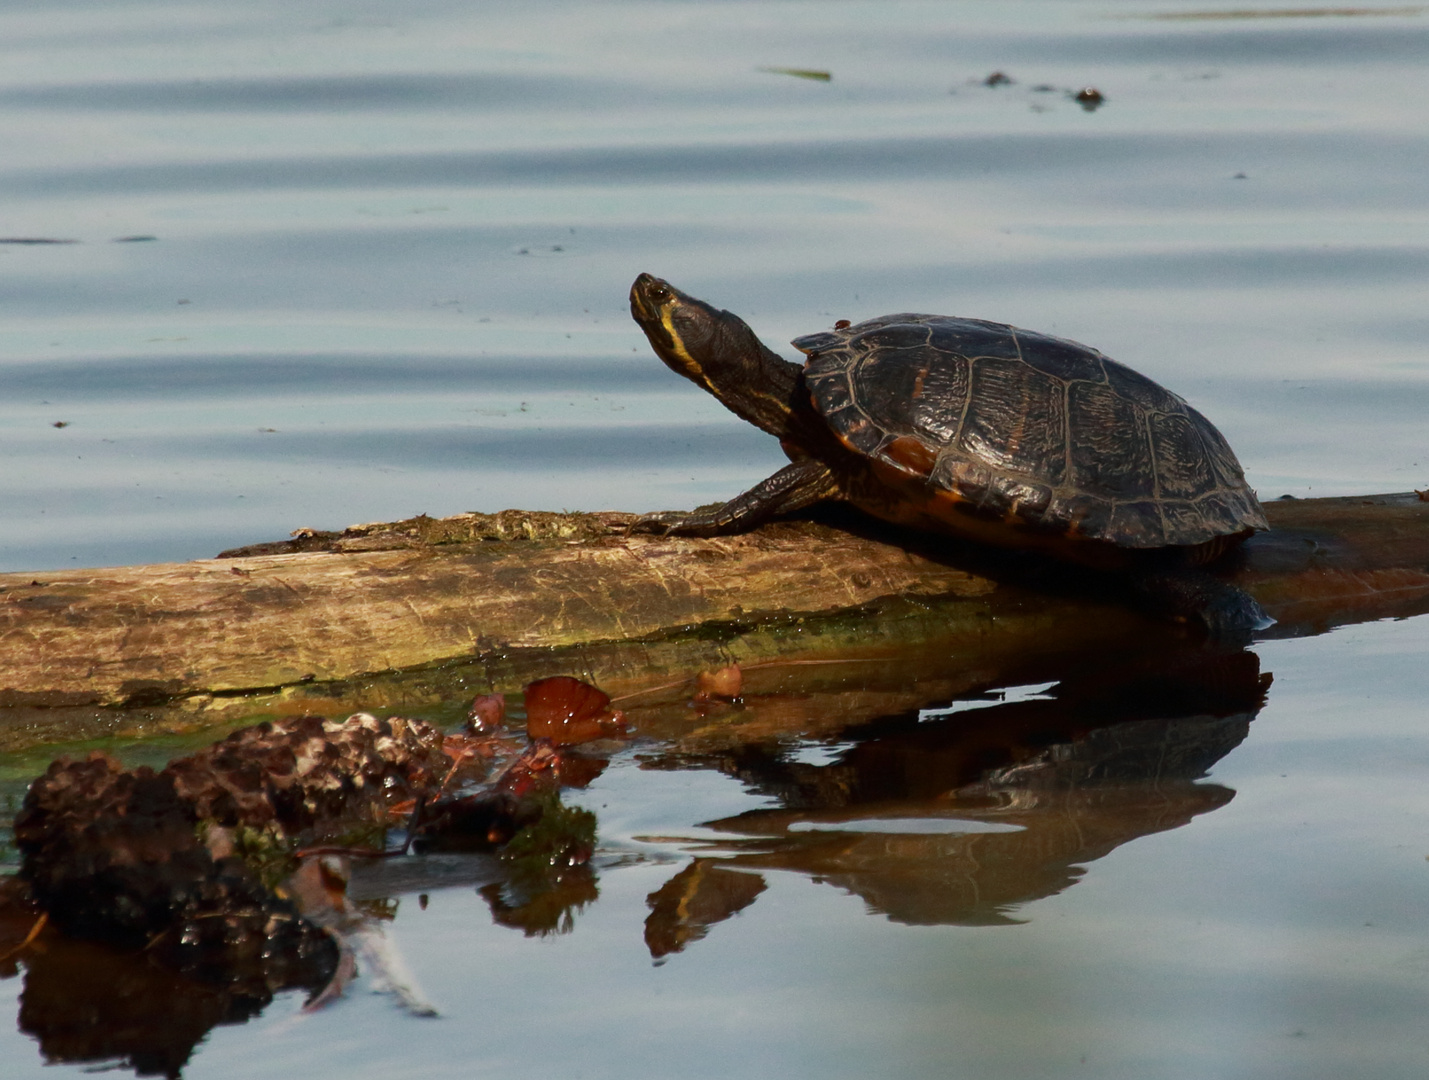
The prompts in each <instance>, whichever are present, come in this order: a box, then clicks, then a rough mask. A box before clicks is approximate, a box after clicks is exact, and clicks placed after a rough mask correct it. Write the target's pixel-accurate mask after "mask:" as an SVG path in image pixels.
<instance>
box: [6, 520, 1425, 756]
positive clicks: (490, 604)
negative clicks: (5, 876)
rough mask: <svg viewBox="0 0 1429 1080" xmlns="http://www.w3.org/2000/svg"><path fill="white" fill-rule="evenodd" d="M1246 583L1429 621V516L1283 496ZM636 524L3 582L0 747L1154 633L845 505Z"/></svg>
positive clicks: (1106, 607) (1283, 608)
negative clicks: (696, 535)
mask: <svg viewBox="0 0 1429 1080" xmlns="http://www.w3.org/2000/svg"><path fill="white" fill-rule="evenodd" d="M1266 510H1267V513H1268V515H1269V517H1270V520H1271V522H1272V525H1273V526H1274V529H1273V531H1272V532H1270V533H1266V534H1262V535H1260V536H1257V537H1255V538H1254V539H1253V540H1251V541H1250V542H1249V543H1248V544H1246V545H1245V547H1244V549H1243V552H1242V554H1241V556H1240V558H1239V560H1238V563H1237V565H1236V566H1234V567H1232V568H1229V569H1228V571H1227V576H1228V577H1230V578H1231V579H1233V580H1235V581H1236V582H1237V583H1238V584H1240V585H1241V586H1242V587H1244V588H1246V589H1247V590H1248V591H1250V592H1251V593H1252V594H1253V595H1254V596H1255V597H1256V598H1257V599H1258V600H1259V601H1260V602H1261V603H1262V604H1263V605H1264V606H1265V607H1266V609H1267V610H1268V611H1269V612H1270V613H1271V614H1272V615H1273V616H1274V617H1275V618H1276V619H1277V620H1279V626H1278V627H1277V628H1276V630H1275V632H1276V633H1279V634H1282V635H1285V634H1302V633H1315V632H1319V631H1321V630H1323V629H1326V628H1328V627H1330V626H1333V625H1336V624H1339V623H1345V622H1356V621H1361V620H1364V619H1372V618H1384V617H1390V616H1402V615H1410V614H1417V613H1420V612H1423V611H1426V610H1429V501H1425V500H1424V498H1423V497H1422V496H1419V495H1417V494H1416V493H1406V494H1399V495H1379V496H1370V497H1351V498H1338V499H1306V500H1283V501H1278V502H1273V503H1271V504H1269V505H1268V506H1267V507H1266ZM630 520H632V516H631V515H628V514H615V513H609V514H543V513H521V512H515V511H506V512H503V513H502V514H495V515H483V514H463V515H458V516H456V517H452V518H444V519H431V518H425V517H419V518H415V519H411V520H409V521H404V522H398V523H393V524H383V525H366V526H357V527H354V528H352V529H348V530H346V531H345V532H343V533H311V532H306V533H304V534H303V535H300V536H297V537H296V538H295V539H293V540H290V541H284V542H281V543H278V544H271V545H258V546H257V547H253V548H246V549H239V550H237V551H235V552H228V553H225V555H226V556H228V557H219V558H216V559H204V560H198V561H194V562H189V563H177V564H164V565H156V566H139V567H122V568H116V569H100V570H65V571H55V572H41V573H34V574H5V575H0V749H13V748H16V747H18V746H22V745H29V744H34V743H37V742H51V741H59V740H66V739H74V738H81V737H93V736H98V735H107V734H119V733H126V734H142V733H144V732H146V731H150V730H173V729H175V728H185V727H194V726H201V725H207V724H215V723H223V722H231V721H234V720H236V719H238V718H241V717H251V716H254V715H263V714H267V715H273V714H282V713H291V712H297V711H302V712H310V711H317V712H325V713H328V714H332V715H336V714H338V713H346V712H351V711H353V710H354V709H356V708H372V707H384V706H394V707H395V706H400V707H403V708H411V707H413V706H422V705H426V706H433V707H435V706H437V705H438V704H439V703H440V702H442V701H443V700H445V699H449V698H452V697H460V696H462V695H469V694H470V693H473V692H478V691H481V692H485V691H489V690H492V689H497V690H510V689H515V688H517V687H519V686H520V685H521V684H523V683H524V682H527V681H529V680H530V679H532V678H536V677H540V676H542V675H548V674H556V673H560V672H570V673H573V674H579V675H582V676H583V677H586V678H589V679H591V680H592V681H596V682H598V683H599V684H600V685H602V686H603V687H605V688H606V689H607V690H609V691H611V692H612V693H614V694H616V695H621V694H628V693H633V692H635V691H638V690H642V689H649V688H650V687H653V686H658V685H660V684H661V683H662V682H668V681H670V680H672V679H675V680H679V679H684V678H687V677H689V676H691V675H692V674H694V672H696V671H698V670H700V669H701V668H708V667H719V666H721V665H722V664H724V663H730V662H739V663H742V664H745V665H750V666H757V665H759V664H761V663H765V664H767V663H771V662H774V661H778V662H780V663H784V664H789V663H792V662H794V661H804V660H809V659H824V660H829V659H841V660H847V661H855V660H863V661H867V660H870V659H880V658H881V659H882V660H883V661H886V662H889V663H894V662H895V661H896V658H897V657H899V656H902V655H906V654H908V653H910V652H918V651H920V650H921V651H923V652H925V653H926V652H927V651H929V650H932V651H935V652H938V653H939V654H956V655H958V656H959V657H960V658H961V661H960V662H961V663H962V664H963V666H964V667H966V668H967V669H969V670H974V669H977V670H983V671H986V670H990V669H992V668H995V667H996V666H997V663H998V662H1000V660H999V658H1001V659H1004V660H1005V659H1007V658H1011V657H1026V656H1028V655H1032V654H1037V653H1042V654H1045V653H1047V652H1049V651H1055V650H1057V649H1065V648H1066V647H1067V646H1068V644H1069V642H1077V643H1080V644H1081V645H1082V646H1083V647H1085V646H1087V645H1095V644H1096V643H1097V642H1102V641H1105V642H1112V641H1115V640H1123V639H1126V640H1129V639H1131V638H1134V637H1136V636H1139V635H1145V634H1147V633H1148V632H1150V633H1162V632H1171V631H1170V630H1164V629H1155V630H1153V629H1151V628H1150V627H1149V626H1148V623H1147V621H1146V620H1145V619H1143V618H1142V617H1141V616H1139V615H1137V614H1136V613H1134V612H1133V611H1132V610H1130V609H1129V608H1128V607H1127V606H1126V604H1125V603H1124V602H1123V598H1119V597H1117V596H1115V595H1112V593H1113V592H1114V583H1111V582H1109V581H1108V580H1107V579H1098V578H1095V577H1092V576H1089V575H1088V574H1087V573H1086V572H1083V571H1078V570H1073V569H1068V568H1062V567H1056V566H1049V565H1048V564H1046V563H1045V562H1043V561H1041V560H1028V559H1025V558H1018V557H1002V556H997V555H989V554H987V553H986V552H982V551H979V550H976V549H972V548H967V547H963V546H961V545H958V544H956V543H953V542H949V541H946V540H942V539H939V538H927V537H918V536H913V535H911V534H906V533H895V532H894V531H892V530H890V529H888V528H886V527H883V526H881V525H879V524H877V523H872V522H870V521H868V520H867V519H863V518H861V517H856V516H853V515H850V514H847V513H843V512H841V511H839V510H837V509H835V510H834V511H833V512H832V513H829V514H824V515H822V517H821V518H820V519H817V520H799V521H787V522H778V523H774V524H771V525H768V526H766V527H764V528H762V529H759V530H756V531H754V532H751V533H748V534H745V535H740V536H732V537H720V538H714V539H692V538H675V537H655V536H646V535H627V534H626V532H625V526H626V525H627V524H628V522H629V521H630Z"/></svg>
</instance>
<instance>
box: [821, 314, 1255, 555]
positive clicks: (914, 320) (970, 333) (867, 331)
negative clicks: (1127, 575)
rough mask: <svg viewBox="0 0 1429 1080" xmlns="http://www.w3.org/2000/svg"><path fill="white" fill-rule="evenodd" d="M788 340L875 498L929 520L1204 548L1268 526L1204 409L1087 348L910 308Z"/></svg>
mask: <svg viewBox="0 0 1429 1080" xmlns="http://www.w3.org/2000/svg"><path fill="white" fill-rule="evenodd" d="M793 344H794V346H795V347H796V348H798V349H800V350H801V351H803V352H805V353H807V354H808V360H807V362H806V364H805V368H804V379H805V382H806V385H807V386H808V389H809V392H810V394H811V395H812V398H813V401H814V405H815V407H816V408H817V409H818V411H819V412H820V413H821V414H822V415H823V417H824V418H825V420H826V421H827V422H828V425H829V428H830V430H831V431H832V432H833V433H834V435H835V436H837V438H838V439H839V441H840V442H842V443H843V444H844V446H846V447H847V448H848V449H849V450H851V451H853V452H854V453H855V454H856V455H859V456H860V457H861V458H863V459H865V460H866V462H867V464H868V465H870V466H871V469H869V470H866V472H868V473H870V474H871V475H873V476H874V477H876V478H877V479H878V481H879V482H881V484H882V486H883V488H884V495H885V497H886V498H887V499H888V502H887V503H886V504H885V506H884V507H883V509H884V510H887V509H889V508H890V507H892V509H894V510H897V509H900V507H899V506H898V505H897V504H898V503H899V502H900V501H901V502H903V503H907V502H908V500H909V499H910V498H911V497H912V496H913V495H914V494H918V493H921V495H922V496H923V498H921V499H920V500H919V501H920V504H921V505H919V506H918V507H917V508H916V510H917V513H918V514H920V515H922V516H923V517H924V518H928V517H932V518H936V519H941V520H943V521H945V522H949V523H952V521H953V519H955V518H957V517H959V516H960V515H966V514H967V513H969V512H971V513H973V514H974V515H976V516H978V517H981V518H983V519H996V520H1000V521H1001V522H1003V523H1005V524H1007V525H1010V526H1012V527H1014V528H1016V529H1018V530H1020V531H1031V532H1033V533H1038V534H1041V535H1042V536H1044V537H1046V536H1058V537H1064V538H1086V539H1092V540H1102V541H1108V542H1110V543H1112V544H1115V545H1118V546H1121V547H1127V548H1161V547H1170V546H1196V545H1204V544H1207V543H1208V542H1210V541H1215V540H1216V538H1218V537H1226V536H1232V535H1237V534H1240V535H1244V534H1247V533H1249V532H1250V531H1253V530H1256V529H1264V528H1267V527H1268V525H1267V523H1266V520H1265V516H1264V513H1263V512H1262V511H1261V508H1260V504H1259V503H1258V502H1257V501H1256V498H1255V494H1254V493H1253V492H1252V491H1251V490H1250V488H1249V487H1248V486H1247V485H1246V482H1245V474H1244V473H1243V472H1242V471H1241V467H1240V464H1239V462H1237V461H1236V457H1235V454H1234V453H1233V452H1232V451H1231V448H1230V447H1229V446H1228V445H1227V444H1226V441H1225V439H1224V438H1223V437H1222V436H1221V433H1220V432H1219V431H1217V430H1216V429H1215V427H1214V426H1212V424H1211V423H1210V421H1208V420H1207V419H1206V418H1205V417H1204V416H1202V415H1201V414H1200V413H1198V412H1197V411H1196V410H1195V409H1193V408H1191V407H1190V406H1189V405H1187V404H1186V402H1185V401H1183V400H1182V399H1181V398H1179V397H1178V396H1176V395H1175V394H1173V393H1171V392H1170V391H1169V390H1166V389H1164V388H1163V387H1161V386H1159V385H1157V384H1156V383H1154V382H1152V381H1151V380H1150V379H1148V378H1146V377H1145V376H1144V375H1139V374H1137V373H1136V372H1135V371H1132V370H1131V369H1130V368H1128V367H1125V366H1124V365H1122V364H1118V363H1117V362H1116V361H1114V360H1111V359H1109V358H1108V357H1106V356H1103V355H1102V354H1101V353H1099V352H1097V351H1096V350H1095V349H1089V348H1087V347H1086V346H1085V345H1079V344H1077V343H1076V342H1074V341H1066V340H1064V339H1062V338H1055V337H1050V336H1048V335H1045V334H1037V333H1032V332H1029V331H1026V330H1020V329H1018V328H1016V327H1013V326H1008V325H1005V324H1003V323H993V322H985V321H983V320H981V319H959V318H952V317H948V316H942V315H915V314H900V315H885V316H883V317H882V318H878V319H871V320H869V321H867V322H863V323H859V324H857V325H855V326H850V327H847V328H846V329H840V330H835V331H830V332H826V333H818V334H810V335H808V336H806V337H801V338H798V339H796V340H795V341H794V343H793ZM855 501H860V502H864V503H866V502H868V501H869V500H868V499H866V498H865V499H856V500H855ZM873 509H874V512H880V510H879V508H878V507H874V508H873ZM883 516H892V517H895V518H897V517H898V516H899V515H898V514H896V513H892V514H890V513H884V515H883ZM905 517H906V515H905Z"/></svg>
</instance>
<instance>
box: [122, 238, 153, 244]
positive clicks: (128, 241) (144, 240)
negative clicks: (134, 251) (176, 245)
mask: <svg viewBox="0 0 1429 1080" xmlns="http://www.w3.org/2000/svg"><path fill="white" fill-rule="evenodd" d="M157 239H159V238H158V237H157V236H116V237H115V238H114V243H116V244H147V243H149V242H151V241H153V240H157Z"/></svg>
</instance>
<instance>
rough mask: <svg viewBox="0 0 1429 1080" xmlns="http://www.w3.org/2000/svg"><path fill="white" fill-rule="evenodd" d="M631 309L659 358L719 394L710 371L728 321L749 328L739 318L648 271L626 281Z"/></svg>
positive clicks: (717, 364) (717, 360)
mask: <svg viewBox="0 0 1429 1080" xmlns="http://www.w3.org/2000/svg"><path fill="white" fill-rule="evenodd" d="M630 314H631V315H632V316H633V317H634V319H635V321H636V322H637V323H639V324H640V329H642V330H644V331H645V336H646V337H647V338H649V339H650V347H651V348H652V349H654V350H655V353H656V355H657V356H659V357H660V359H661V360H663V361H665V363H666V364H668V365H669V366H670V367H671V368H672V369H674V370H675V371H677V372H679V373H680V374H681V375H683V376H685V378H687V379H690V380H692V381H693V382H696V383H698V384H699V385H700V386H703V387H704V388H705V389H706V390H708V391H710V393H712V394H714V395H715V396H716V397H718V396H719V391H718V390H716V389H715V384H714V383H712V382H711V379H710V375H711V372H712V371H718V369H719V368H720V366H721V364H722V361H723V355H724V354H723V350H722V348H721V346H722V343H723V338H724V337H725V333H724V330H725V325H726V323H728V322H731V321H732V322H734V323H737V324H738V325H739V326H740V327H741V328H742V329H743V330H744V331H745V332H746V333H748V332H749V327H747V326H745V325H744V322H743V320H741V319H739V318H738V317H737V316H734V315H731V314H730V313H729V312H727V311H719V310H717V309H716V308H713V307H711V306H710V305H709V304H706V303H705V302H704V301H703V300H696V299H695V298H694V297H693V296H690V295H689V294H688V293H682V292H681V291H680V290H679V289H677V288H675V286H673V285H671V284H670V283H669V282H668V281H662V280H660V279H659V278H657V277H654V276H652V275H650V274H641V275H640V276H639V277H638V278H636V279H635V284H634V285H632V286H631V287H630Z"/></svg>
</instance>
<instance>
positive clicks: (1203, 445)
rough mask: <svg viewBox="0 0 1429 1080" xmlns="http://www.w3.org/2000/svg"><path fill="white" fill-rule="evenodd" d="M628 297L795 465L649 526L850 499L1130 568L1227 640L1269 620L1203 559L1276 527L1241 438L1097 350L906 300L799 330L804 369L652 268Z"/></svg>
mask: <svg viewBox="0 0 1429 1080" xmlns="http://www.w3.org/2000/svg"><path fill="white" fill-rule="evenodd" d="M630 310H631V314H632V315H633V317H634V319H635V321H636V323H638V324H639V326H640V328H641V329H642V330H643V331H644V332H645V335H646V337H647V338H648V339H649V341H650V345H651V347H652V348H653V349H654V351H655V353H656V354H657V355H658V356H659V357H660V358H661V359H662V360H663V361H664V362H665V363H666V364H667V365H668V366H669V367H670V368H672V369H673V370H674V371H676V372H677V373H679V374H680V375H683V376H685V377H686V378H688V379H690V380H691V381H692V382H694V383H695V384H697V385H699V386H701V387H703V388H704V389H706V390H708V391H709V392H710V393H711V394H713V395H714V396H715V397H716V398H718V399H719V400H720V401H721V402H722V403H723V404H724V405H725V406H726V407H727V408H728V409H730V410H731V411H732V412H734V413H735V414H736V415H737V416H740V417H742V418H743V419H745V420H747V421H749V422H750V423H752V424H754V425H755V426H756V427H759V428H761V429H763V430H764V431H767V432H769V433H770V434H771V435H773V436H775V437H776V438H778V439H779V440H780V443H781V445H782V447H783V450H784V452H785V454H786V455H787V456H788V457H789V460H790V464H789V465H786V466H785V467H784V468H782V469H780V470H779V471H778V472H776V473H775V474H774V475H773V476H771V477H769V478H768V479H767V480H764V481H763V482H761V483H759V484H757V485H755V486H754V487H753V488H751V489H750V490H748V491H746V492H744V493H743V494H741V495H738V496H736V497H735V498H733V499H730V500H729V501H728V502H726V503H723V504H719V505H714V506H709V507H703V508H700V509H697V510H694V511H690V512H681V511H663V512H658V513H654V514H646V515H643V516H642V517H641V518H640V519H639V520H638V521H637V522H636V525H635V528H636V529H637V530H638V531H647V532H649V531H654V532H663V533H667V534H675V535H686V536H718V535H723V534H728V533H735V532H740V531H743V530H747V529H751V528H753V527H755V526H757V525H760V524H762V523H763V522H765V521H768V520H769V519H771V518H774V517H777V516H782V515H786V514H790V513H793V512H795V511H798V510H802V509H805V508H807V507H809V506H812V505H813V504H815V503H819V502H823V501H826V500H844V501H846V502H849V503H852V504H853V505H854V506H856V507H858V508H859V509H860V510H863V511H864V512H865V513H868V514H871V515H873V516H874V517H877V518H881V519H883V520H885V521H889V522H893V523H895V524H897V525H901V526H909V527H912V528H914V529H919V530H924V531H929V532H934V533H942V534H951V535H952V536H955V537H960V538H962V539H964V540H970V541H973V542H974V543H977V544H981V545H991V546H993V547H997V548H1011V549H1018V550H1024V551H1033V552H1038V553H1041V554H1042V555H1045V556H1049V557H1051V558H1053V559H1056V560H1061V561H1063V562H1070V563H1079V564H1082V565H1085V566H1090V567H1093V568H1096V569H1098V570H1104V571H1112V572H1114V573H1117V574H1125V575H1127V576H1128V577H1129V578H1130V580H1131V582H1132V584H1133V586H1134V588H1133V592H1134V593H1136V594H1137V595H1139V596H1141V597H1142V598H1143V600H1144V601H1146V603H1147V604H1149V605H1150V606H1151V607H1153V608H1155V609H1156V610H1157V611H1158V612H1159V613H1161V614H1165V615H1169V616H1171V617H1172V618H1174V619H1177V620H1179V621H1183V622H1187V621H1199V622H1200V623H1202V624H1203V625H1204V626H1205V627H1206V628H1207V629H1208V630H1210V631H1211V632H1212V633H1213V634H1215V635H1217V636H1221V635H1226V634H1244V633H1247V632H1249V631H1251V630H1255V629H1261V628H1263V627H1265V626H1267V625H1269V623H1270V621H1271V620H1269V619H1268V618H1267V617H1266V615H1265V612H1264V611H1263V610H1262V609H1261V608H1260V606H1259V605H1258V604H1257V603H1256V602H1255V600H1254V599H1253V598H1251V597H1250V596H1249V595H1247V594H1246V593H1245V592H1243V591H1242V590H1240V589H1238V588H1236V587H1235V586H1233V585H1230V584H1229V583H1226V582H1224V581H1221V580H1220V579H1217V578H1215V577H1213V576H1212V575H1211V574H1210V573H1209V572H1207V571H1206V570H1205V569H1204V567H1205V566H1206V565H1207V564H1209V563H1211V562H1213V561H1215V560H1217V559H1220V558H1221V557H1223V556H1225V555H1226V554H1228V553H1229V552H1230V551H1232V550H1233V549H1234V548H1235V547H1236V546H1237V545H1238V544H1239V543H1240V542H1241V541H1243V540H1245V539H1246V538H1248V537H1249V536H1251V535H1253V534H1254V533H1255V532H1257V531H1259V530H1263V529H1268V528H1269V525H1268V523H1267V522H1266V519H1265V514H1264V511H1263V510H1262V509H1261V506H1260V503H1259V502H1258V501H1257V499H1256V496H1255V493H1254V492H1253V491H1252V490H1251V489H1250V487H1249V486H1248V485H1247V483H1246V480H1245V473H1244V472H1243V470H1242V469H1241V466H1240V463H1239V462H1238V461H1237V460H1236V456H1235V454H1234V452H1233V451H1232V450H1231V448H1230V446H1229V444H1228V443H1227V442H1226V440H1225V438H1224V437H1223V436H1222V435H1221V433H1220V432H1219V431H1217V430H1216V428H1215V427H1214V426H1213V425H1212V424H1211V422H1210V421H1209V420H1207V419H1206V418H1205V417H1204V416H1202V415H1201V414H1200V413H1199V412H1197V411H1196V410H1195V409H1193V408H1192V407H1191V406H1190V405H1188V404H1187V403H1186V402H1185V401H1184V400H1183V399H1182V398H1180V397H1179V396H1177V395H1176V394H1173V393H1172V392H1171V391H1169V390H1167V389H1165V388H1164V387H1162V386H1160V385H1159V384H1157V383H1155V382H1153V381H1152V380H1151V379H1149V378H1147V377H1146V376H1144V375H1140V374H1138V373H1137V372H1135V371H1133V370H1132V369H1131V368H1129V367H1126V366H1125V365H1123V364H1119V363H1117V362H1116V361H1115V360H1112V359H1110V358H1109V357H1107V356H1105V355H1103V354H1102V353H1100V352H1098V351H1097V350H1096V349H1092V348H1089V347H1087V346H1085V345H1080V344H1078V343H1077V342H1074V341H1069V340H1066V339H1064V338H1059V337H1053V336H1050V335H1048V334H1041V333H1035V332H1032V331H1028V330H1022V329H1019V328H1017V327H1014V326H1009V325H1007V324H1005V323H997V322H988V321H986V320H983V319H972V318H960V317H955V316H947V315H927V314H916V313H909V312H903V313H899V314H895V315H883V316H880V317H878V318H874V319H868V320H866V321H864V322H859V323H856V324H850V323H849V322H848V321H847V320H840V321H839V322H838V323H837V324H835V326H834V328H833V329H832V330H825V331H820V332H818V333H813V334H807V335H805V336H803V337H799V338H795V339H794V341H793V343H792V344H793V345H794V347H795V348H796V349H798V350H799V351H800V352H802V353H803V354H805V361H804V363H803V365H799V364H796V363H792V362H790V361H788V360H785V359H784V358H782V357H780V356H779V355H778V354H776V353H775V352H773V351H772V350H770V349H769V348H767V347H766V346H765V345H764V344H763V343H762V342H761V341H760V340H759V338H758V337H756V336H755V333H754V331H753V330H751V329H750V328H749V326H748V325H747V324H746V323H745V322H744V320H742V319H740V318H739V317H738V316H737V315H734V314H731V313H730V312H728V311H721V310H719V309H717V308H715V307H713V306H711V305H710V304H707V303H705V302H704V301H702V300H697V299H695V298H694V297H692V296H689V295H687V294H686V293H683V292H681V291H680V290H679V289H677V288H675V287H674V286H673V285H671V284H669V283H668V282H666V281H663V280H661V279H660V278H657V277H653V276H652V275H650V274H641V275H640V276H639V277H638V278H636V280H635V284H634V285H633V286H632V287H631V290H630Z"/></svg>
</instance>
